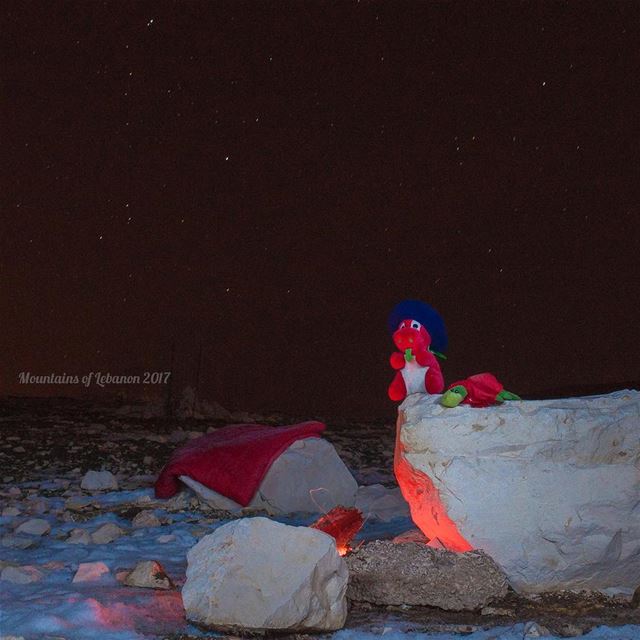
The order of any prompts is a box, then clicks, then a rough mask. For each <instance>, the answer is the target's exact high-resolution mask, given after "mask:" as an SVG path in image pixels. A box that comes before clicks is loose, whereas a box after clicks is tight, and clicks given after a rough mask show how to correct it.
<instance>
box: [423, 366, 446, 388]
mask: <svg viewBox="0 0 640 640" xmlns="http://www.w3.org/2000/svg"><path fill="white" fill-rule="evenodd" d="M434 360H435V358H434ZM424 386H425V387H426V389H427V391H428V392H429V393H442V392H443V390H444V378H443V377H442V371H440V365H439V364H438V362H437V361H436V363H435V365H430V366H429V370H428V371H427V375H426V376H425V379H424Z"/></svg>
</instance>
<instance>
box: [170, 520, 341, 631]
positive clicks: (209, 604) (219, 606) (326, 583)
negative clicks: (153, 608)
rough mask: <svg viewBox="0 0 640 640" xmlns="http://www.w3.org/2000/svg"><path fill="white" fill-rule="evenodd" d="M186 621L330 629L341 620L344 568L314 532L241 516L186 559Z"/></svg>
mask: <svg viewBox="0 0 640 640" xmlns="http://www.w3.org/2000/svg"><path fill="white" fill-rule="evenodd" d="M187 562H188V566H187V580H186V583H185V585H184V587H183V589H182V600H183V602H184V607H185V610H186V612H187V618H188V619H189V620H192V621H194V622H197V623H198V624H200V625H204V626H206V627H210V628H214V629H225V630H226V629H236V630H239V629H248V630H254V631H260V630H286V631H289V632H294V631H331V630H335V629H340V628H341V627H342V626H343V625H344V622H345V619H346V616H347V602H346V597H345V592H346V588H347V580H348V570H347V566H346V563H345V561H344V559H343V558H341V557H340V556H339V555H338V552H337V550H336V545H335V540H334V539H333V538H332V537H331V536H329V535H327V534H326V533H323V532H322V531H318V530H317V529H311V528H309V527H292V526H289V525H285V524H280V523H278V522H274V521H272V520H269V519H267V518H244V519H241V520H234V521H233V522H229V523H228V524H225V525H223V526H221V527H220V528H219V529H216V531H215V532H214V533H212V534H209V535H207V536H205V537H204V538H202V540H200V542H198V544H196V545H195V547H193V548H192V549H191V550H190V551H189V553H188V554H187Z"/></svg>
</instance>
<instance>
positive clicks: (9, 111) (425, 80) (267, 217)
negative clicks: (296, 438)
mask: <svg viewBox="0 0 640 640" xmlns="http://www.w3.org/2000/svg"><path fill="white" fill-rule="evenodd" d="M1 12H2V25H1V31H2V35H1V38H0V47H1V50H2V61H1V62H2V64H1V73H2V94H3V99H2V107H1V109H2V190H1V194H0V198H1V205H2V219H1V225H0V287H1V288H0V305H1V306H0V324H1V327H0V328H1V332H0V354H1V356H2V363H1V368H0V393H1V394H3V395H6V394H21V395H52V394H55V395H80V394H83V393H85V392H86V390H84V389H82V387H81V386H77V385H76V386H73V385H66V386H54V387H51V386H44V385H22V384H19V381H18V374H19V373H20V372H23V371H28V372H31V373H34V374H39V375H43V374H48V373H58V374H62V373H66V374H77V375H82V374H85V373H88V372H92V371H94V372H95V371H101V372H110V373H111V374H114V375H124V374H141V373H142V372H144V371H164V370H167V369H168V368H169V363H170V353H171V344H172V343H175V352H176V355H175V361H174V371H175V378H174V381H175V384H176V388H181V387H182V386H184V384H188V383H194V381H195V377H196V370H197V362H198V353H199V349H200V346H201V348H202V366H201V374H200V393H201V395H202V396H203V397H206V398H209V399H211V400H218V401H219V402H220V403H221V404H223V405H224V406H227V407H229V408H236V409H237V408H241V409H248V410H254V411H266V410H273V409H276V410H280V411H283V412H289V413H292V414H300V415H308V416H309V417H311V416H316V415H320V416H322V415H343V416H347V417H349V416H352V417H356V416H380V417H384V416H393V415H394V411H395V406H394V405H393V404H392V403H391V402H390V401H389V400H388V399H387V397H386V387H387V385H388V383H389V382H390V381H391V379H392V377H393V372H392V370H391V368H390V367H389V364H388V357H389V355H390V353H391V351H392V350H393V345H392V342H391V340H390V337H389V335H388V334H387V332H386V317H387V314H388V312H389V311H390V309H391V308H392V306H393V305H394V304H395V303H396V302H398V301H399V300H401V299H403V298H406V297H413V298H419V299H422V300H424V301H426V302H429V303H430V304H432V305H433V306H435V307H436V308H437V309H438V310H439V311H440V312H441V314H442V315H443V317H444V319H445V321H446V323H447V327H448V331H449V341H450V348H449V351H448V360H447V361H446V362H444V363H443V365H442V368H443V372H444V376H445V381H446V382H447V383H449V382H453V381H454V380H456V379H458V378H460V377H464V376H466V375H470V374H472V373H477V372H479V371H491V372H493V373H495V374H496V375H497V376H498V377H499V378H500V379H501V380H502V381H503V382H504V384H505V386H506V387H507V388H508V389H509V390H512V391H515V392H517V393H520V394H521V395H523V396H525V397H541V396H545V395H558V394H562V393H567V394H569V393H571V394H573V393H581V392H589V391H593V390H601V389H609V390H610V389H614V388H619V387H621V386H630V385H636V386H637V384H638V380H639V379H640V375H639V373H638V372H639V365H638V363H639V360H640V349H639V346H638V344H639V341H638V321H639V310H640V295H639V291H640V287H639V281H640V278H639V277H638V274H639V266H640V265H639V261H638V253H639V252H638V245H639V244H640V242H639V223H638V216H639V215H640V135H639V134H640V84H639V78H640V5H638V4H637V3H635V2H617V3H616V2H613V3H610V2H597V3H593V2H570V3H566V2H543V3H540V2H537V3H520V2H480V3H468V2H459V3H432V2H379V3H376V2H365V1H362V2H346V1H345V2H312V1H306V2H275V1H272V2H248V3H243V2H237V1H233V2H219V1H218V2H193V1H191V2H158V1H157V0H156V1H154V2H148V3H144V2H124V1H123V2H60V1H52V2H29V3H27V2H5V3H3V6H2V9H1ZM91 391H92V392H98V391H100V390H99V389H92V390H91ZM107 391H112V389H108V388H107V389H105V390H103V391H102V392H107ZM137 391H140V392H141V393H142V392H144V393H145V394H147V395H148V394H149V393H152V392H153V391H154V389H152V388H145V389H142V388H140V389H137ZM155 391H157V392H158V393H164V390H163V389H159V388H156V389H155Z"/></svg>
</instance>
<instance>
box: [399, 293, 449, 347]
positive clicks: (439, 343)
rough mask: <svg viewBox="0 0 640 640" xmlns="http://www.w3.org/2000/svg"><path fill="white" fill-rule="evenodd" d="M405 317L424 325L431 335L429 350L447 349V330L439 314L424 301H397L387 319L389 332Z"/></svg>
mask: <svg viewBox="0 0 640 640" xmlns="http://www.w3.org/2000/svg"><path fill="white" fill-rule="evenodd" d="M407 318H411V319H412V320H417V321H418V322H419V323H420V324H422V325H424V327H425V328H426V330H427V331H428V332H429V335H430V336H431V350H432V351H439V352H441V353H442V352H444V351H446V350H447V344H448V342H449V341H448V339H447V330H446V328H445V326H444V320H443V319H442V318H441V316H440V314H439V313H438V312H437V311H436V310H435V309H434V308H433V307H430V306H429V305H428V304H427V303H426V302H421V301H420V300H403V301H402V302H400V303H398V304H397V305H396V306H395V307H394V308H393V311H391V313H390V314H389V318H388V319H387V326H388V328H389V333H393V332H394V331H395V330H396V329H397V328H398V325H399V324H400V323H401V322H402V321H403V320H406V319H407Z"/></svg>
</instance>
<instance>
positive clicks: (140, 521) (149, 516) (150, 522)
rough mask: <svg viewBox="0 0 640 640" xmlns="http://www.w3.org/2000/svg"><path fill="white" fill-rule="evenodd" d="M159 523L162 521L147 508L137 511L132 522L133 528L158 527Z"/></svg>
mask: <svg viewBox="0 0 640 640" xmlns="http://www.w3.org/2000/svg"><path fill="white" fill-rule="evenodd" d="M161 524H162V523H161V522H160V520H159V519H158V517H157V516H156V515H155V514H154V513H153V511H149V510H148V509H144V510H143V511H140V512H138V513H137V514H136V516H135V517H134V519H133V522H132V525H133V528H134V529H139V528H142V527H159V526H160V525H161Z"/></svg>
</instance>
